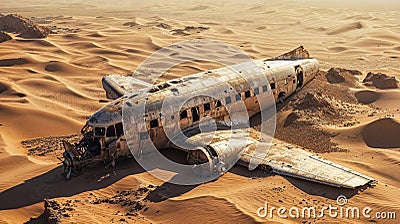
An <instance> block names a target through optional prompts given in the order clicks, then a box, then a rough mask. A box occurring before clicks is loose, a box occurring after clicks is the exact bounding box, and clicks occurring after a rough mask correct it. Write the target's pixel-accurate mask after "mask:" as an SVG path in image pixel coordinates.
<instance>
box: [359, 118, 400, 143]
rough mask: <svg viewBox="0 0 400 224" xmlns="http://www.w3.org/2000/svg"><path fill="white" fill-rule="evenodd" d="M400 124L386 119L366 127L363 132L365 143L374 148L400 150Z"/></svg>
mask: <svg viewBox="0 0 400 224" xmlns="http://www.w3.org/2000/svg"><path fill="white" fill-rule="evenodd" d="M398 133H400V123H398V122H397V121H395V120H393V119H390V118H386V119H380V120H376V121H374V122H372V123H370V124H368V125H366V126H365V127H364V128H363V130H362V131H361V136H362V137H363V139H364V141H365V143H366V144H367V145H368V146H370V147H374V148H400V138H399V135H398Z"/></svg>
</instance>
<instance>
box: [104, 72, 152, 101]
mask: <svg viewBox="0 0 400 224" xmlns="http://www.w3.org/2000/svg"><path fill="white" fill-rule="evenodd" d="M101 82H102V83H103V88H104V90H105V91H106V95H107V98H108V99H112V100H115V99H118V98H120V97H121V96H123V95H124V94H125V93H126V91H131V90H140V89H145V88H150V87H151V86H153V85H152V84H150V83H148V82H145V81H142V80H140V79H136V78H134V77H132V76H122V75H116V74H110V75H107V76H104V77H103V79H102V80H101Z"/></svg>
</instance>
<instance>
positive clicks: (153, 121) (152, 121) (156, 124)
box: [150, 119, 158, 128]
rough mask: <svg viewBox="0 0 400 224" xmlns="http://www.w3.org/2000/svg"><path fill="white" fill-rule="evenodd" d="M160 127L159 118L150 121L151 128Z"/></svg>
mask: <svg viewBox="0 0 400 224" xmlns="http://www.w3.org/2000/svg"><path fill="white" fill-rule="evenodd" d="M157 127H158V119H154V120H151V121H150V128H157Z"/></svg>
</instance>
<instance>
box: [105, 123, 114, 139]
mask: <svg viewBox="0 0 400 224" xmlns="http://www.w3.org/2000/svg"><path fill="white" fill-rule="evenodd" d="M106 136H107V137H115V128H114V125H111V126H109V127H108V128H107V133H106Z"/></svg>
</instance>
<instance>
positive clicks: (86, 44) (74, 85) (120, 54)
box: [0, 0, 400, 223]
mask: <svg viewBox="0 0 400 224" xmlns="http://www.w3.org/2000/svg"><path fill="white" fill-rule="evenodd" d="M110 2H111V1H100V0H99V1H97V0H94V1H88V2H86V3H83V2H82V1H60V0H56V1H47V0H43V1H40V0H34V1H29V3H27V2H26V1H19V0H15V1H1V2H0V13H1V14H3V15H7V14H11V13H17V14H19V15H22V16H24V17H28V18H31V20H32V21H34V22H35V23H38V24H40V25H43V26H46V27H49V29H50V30H52V32H53V34H50V35H49V36H47V37H46V38H42V39H24V38H21V37H16V35H15V34H10V35H11V36H12V37H13V39H12V40H8V41H6V42H3V43H0V134H1V135H0V167H1V168H0V223H23V222H30V223H42V222H44V221H45V214H44V199H45V198H50V199H54V200H52V201H51V200H50V202H48V203H53V204H52V205H51V206H50V207H52V208H55V209H56V211H58V212H59V216H60V217H61V218H60V220H61V221H62V222H65V223H70V222H75V223H112V222H114V223H133V222H139V223H172V222H176V223H206V222H213V223H231V222H234V223H255V222H268V221H273V222H276V223H299V222H306V223H307V222H311V223H325V222H330V223H354V222H359V223H369V222H378V223H398V222H399V218H398V217H397V219H394V220H393V219H392V220H383V219H373V218H370V219H367V218H362V219H356V220H354V219H339V218H338V219H333V218H330V217H324V218H316V219H283V218H278V217H274V219H268V218H260V217H258V216H257V209H258V208H259V207H261V206H263V205H264V203H265V202H268V204H269V205H270V206H276V207H279V206H285V207H287V208H290V207H291V206H304V205H315V206H316V207H321V206H324V205H328V204H332V205H336V197H337V196H338V195H340V194H343V195H346V196H347V197H348V198H349V201H348V205H350V206H359V207H365V206H370V207H371V208H372V209H373V211H381V212H385V211H386V212H390V211H397V216H400V213H399V211H400V203H399V201H400V181H399V180H400V154H399V150H400V142H399V141H400V136H399V135H400V89H398V88H397V89H377V88H374V87H371V86H365V85H363V84H362V80H363V79H364V77H365V76H366V74H367V73H368V72H381V73H385V74H388V75H389V76H395V77H397V79H400V5H399V4H398V3H397V2H396V1H389V0H387V1H380V3H379V4H378V3H376V2H375V3H374V1H366V2H361V1H354V2H353V1H352V3H349V4H348V5H346V3H347V2H348V1H339V3H337V4H333V3H330V4H328V3H326V4H324V3H318V4H317V3H315V2H314V1H306V0H304V1H300V0H299V1H290V2H289V1H275V2H273V3H271V2H270V1H268V2H267V1H250V2H248V3H240V2H239V1H218V2H217V1H208V0H206V1H175V0H174V1H168V2H165V3H162V2H156V1H145V2H142V1H140V2H139V1H138V2H132V1H128V0H124V1H118V3H110ZM196 38H205V39H213V40H218V41H223V42H226V43H228V44H231V45H233V46H235V47H237V48H240V49H241V50H243V51H244V52H245V53H246V54H248V55H249V56H251V57H252V58H255V59H261V58H270V57H274V56H277V55H279V54H281V53H283V52H286V51H288V50H291V49H293V48H295V47H297V46H299V45H303V46H305V47H306V49H308V50H309V52H310V53H311V56H312V57H314V58H317V59H318V60H319V62H320V66H321V68H320V70H321V71H322V72H321V74H320V76H318V77H317V79H316V80H314V81H313V82H312V83H310V85H309V86H308V87H306V88H305V89H304V90H302V93H299V96H294V97H293V98H292V99H289V102H286V104H285V105H283V106H282V107H281V108H278V109H279V111H278V124H277V133H276V134H277V136H276V137H277V138H281V139H283V140H286V141H289V142H292V143H296V144H299V145H302V146H304V147H307V148H309V149H310V150H312V151H314V152H316V153H318V154H319V155H320V156H322V157H324V158H327V159H329V160H331V161H333V162H336V163H338V164H341V165H344V166H346V167H349V168H351V169H354V170H356V171H358V172H360V173H363V174H365V175H368V176H370V177H373V178H374V179H376V180H377V181H378V185H377V186H376V187H374V188H368V189H365V190H363V191H362V192H361V191H360V192H358V191H350V190H343V189H337V188H333V187H327V186H323V185H319V184H313V183H309V182H306V181H301V180H297V179H293V178H288V177H281V176H268V175H266V174H265V173H263V172H261V171H256V172H249V171H248V170H247V169H246V168H243V167H234V168H233V169H232V170H231V171H229V172H228V173H227V174H225V175H224V176H223V177H221V178H219V179H218V180H216V181H213V182H210V183H206V184H202V185H199V186H176V185H171V184H168V183H163V182H162V181H160V180H158V179H156V178H155V177H153V176H151V175H150V174H147V173H146V172H144V171H143V170H142V169H141V168H140V167H139V165H138V164H137V163H136V162H135V161H133V160H126V161H120V162H118V163H117V166H116V168H112V169H104V166H103V165H102V164H97V165H94V166H92V167H88V168H87V169H85V171H84V172H83V174H82V175H80V176H79V177H77V178H73V179H72V180H70V181H65V180H64V178H63V176H62V175H61V173H62V167H61V165H60V163H59V161H58V160H57V158H56V157H57V156H59V155H60V153H61V151H60V150H59V145H57V142H58V141H57V138H55V137H51V138H49V136H70V135H74V134H78V133H79V132H80V129H81V127H82V126H83V125H84V123H85V121H86V117H87V116H90V115H91V114H92V113H93V112H95V111H96V110H97V109H99V108H100V107H102V106H104V105H105V104H106V103H107V102H108V100H107V99H106V97H105V92H104V90H103V89H102V86H101V78H102V77H103V76H104V75H106V74H110V73H119V74H124V75H127V74H130V73H132V72H133V71H134V70H135V68H136V67H137V66H138V65H139V64H140V63H141V62H142V61H143V60H144V59H145V58H146V57H148V56H149V55H151V54H152V53H154V52H155V51H157V50H158V49H160V48H162V47H165V46H168V45H170V44H172V43H176V42H179V41H182V40H190V39H196ZM211 50H212V49H211ZM215 67H217V66H216V65H215V64H213V63H209V62H201V61H197V62H193V63H187V64H184V65H182V66H176V67H174V68H172V69H171V70H170V71H169V73H168V74H167V75H166V76H165V78H166V79H170V78H175V77H179V76H182V75H187V74H191V73H194V72H198V71H203V70H207V69H210V68H215ZM337 67H340V68H346V69H354V70H358V71H360V72H362V74H361V75H348V74H347V75H345V76H344V77H345V80H346V82H340V83H329V82H328V79H327V77H328V76H326V75H325V72H326V71H328V70H329V69H330V68H337ZM321 93H322V94H323V96H321ZM304 98H306V99H308V100H309V102H311V103H312V104H313V103H315V102H325V103H324V104H322V105H325V106H324V107H321V108H322V109H321V108H319V109H318V110H313V109H312V108H311V109H310V108H308V109H310V110H307V108H304V104H303V103H304V102H305V101H304V100H303V101H302V99H304ZM307 102H308V101H307ZM307 102H306V103H307ZM302 106H303V107H302ZM326 108H328V109H329V108H331V109H332V110H328V112H327V113H325V112H324V111H325V109H326ZM314 109H315V108H314ZM318 111H322V112H318ZM307 113H308V115H307ZM310 116H313V117H310ZM307 120H308V121H309V120H313V122H314V123H313V124H312V125H310V124H308V123H307ZM307 124H308V125H307ZM302 130H304V135H301V136H302V137H301V138H299V136H298V135H296V133H301V132H302ZM293 133H294V134H293ZM321 133H322V134H321ZM303 137H304V138H303ZM36 138H40V140H38V141H35V140H30V139H36ZM44 138H45V139H44ZM61 138H62V137H61ZM46 139H47V140H46ZM54 139H55V140H54ZM26 140H28V141H26ZM46 141H47V143H46ZM35 147H36V148H35ZM49 147H53V148H55V149H54V151H49V152H46V151H45V152H44V153H41V154H40V153H35V150H29V149H32V148H35V149H36V150H37V151H39V152H43V150H45V149H43V148H46V149H47V148H49ZM167 153H170V152H167ZM171 153H174V152H171ZM175 156H178V157H179V156H183V155H180V154H179V153H178V154H176V155H175ZM131 199H132V200H131ZM126 202H129V203H128V205H126ZM54 203H56V204H54Z"/></svg>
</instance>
